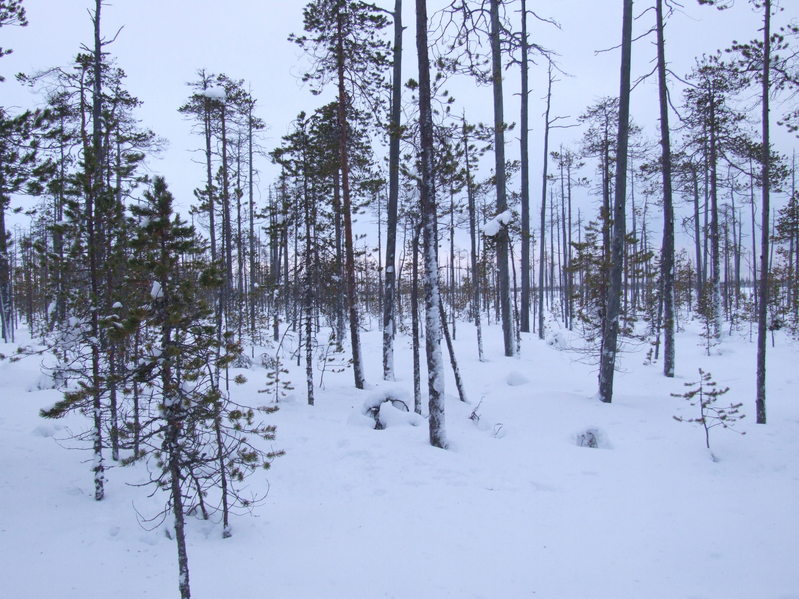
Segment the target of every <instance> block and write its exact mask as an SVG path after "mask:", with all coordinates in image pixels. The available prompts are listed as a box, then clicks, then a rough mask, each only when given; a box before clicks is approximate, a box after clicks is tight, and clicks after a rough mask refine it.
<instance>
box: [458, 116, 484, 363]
mask: <svg viewBox="0 0 799 599" xmlns="http://www.w3.org/2000/svg"><path fill="white" fill-rule="evenodd" d="M469 149H470V148H469V134H468V128H467V126H466V118H465V117H464V118H463V153H464V161H465V164H466V196H467V200H468V202H469V241H470V254H469V256H470V260H471V269H472V317H473V318H474V326H475V328H476V329H477V357H478V359H479V360H480V361H481V362H482V361H483V329H482V326H481V325H480V282H481V281H480V279H481V277H480V270H479V266H478V263H477V208H476V206H475V200H474V185H473V183H472V169H471V161H470V155H469Z"/></svg>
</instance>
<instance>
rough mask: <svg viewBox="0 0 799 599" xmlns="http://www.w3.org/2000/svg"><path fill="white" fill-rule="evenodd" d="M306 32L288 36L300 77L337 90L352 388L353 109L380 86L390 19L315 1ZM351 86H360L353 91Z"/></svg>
mask: <svg viewBox="0 0 799 599" xmlns="http://www.w3.org/2000/svg"><path fill="white" fill-rule="evenodd" d="M303 19H304V28H305V31H306V33H307V34H308V35H307V36H299V37H297V36H291V38H290V39H291V40H292V41H294V42H296V43H297V44H298V45H299V46H300V47H301V48H303V49H305V50H306V51H307V52H308V53H309V54H311V55H312V56H314V58H315V65H314V70H313V71H311V72H309V73H307V74H306V75H305V76H304V80H306V81H311V82H313V83H315V84H316V85H317V88H316V91H317V92H318V91H319V90H320V89H321V87H322V86H323V85H324V84H325V83H327V82H328V81H329V80H331V79H332V80H335V83H336V88H337V90H338V100H337V109H338V110H337V115H336V118H337V126H338V157H339V169H340V173H341V199H342V206H341V212H342V216H343V223H344V249H345V259H346V268H345V275H346V281H347V303H348V308H349V321H350V323H349V324H350V342H351V344H352V363H353V375H354V377H355V387H356V388H358V389H363V387H364V384H365V378H364V373H363V363H362V356H361V341H360V330H359V327H360V323H359V317H358V297H357V289H356V279H355V245H354V236H353V231H352V213H353V201H352V190H351V185H350V179H351V164H350V163H351V159H352V155H351V146H350V143H349V138H350V135H351V114H352V112H351V109H352V107H353V106H354V105H355V104H356V103H357V102H364V101H366V102H369V101H371V100H373V98H372V97H370V96H366V95H365V93H366V91H367V90H369V91H370V93H375V92H377V91H379V90H380V89H381V88H382V87H383V81H382V71H383V69H384V68H385V67H386V66H387V64H388V47H387V44H386V43H385V42H384V41H383V40H381V39H380V38H379V34H380V32H381V31H382V30H383V29H384V28H385V27H386V25H387V24H388V22H387V19H386V17H385V15H383V14H382V13H381V12H380V11H378V10H377V9H376V7H374V6H373V5H371V4H367V3H365V2H361V1H355V2H350V1H347V0H313V1H312V2H310V3H309V4H308V5H306V7H305V9H304V10H303ZM350 89H356V90H360V91H359V93H360V94H361V95H360V96H354V97H353V95H352V94H351V93H350V92H349V90H350Z"/></svg>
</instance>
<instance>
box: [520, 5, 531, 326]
mask: <svg viewBox="0 0 799 599" xmlns="http://www.w3.org/2000/svg"><path fill="white" fill-rule="evenodd" d="M520 50H521V59H522V60H521V71H522V73H521V74H522V92H521V150H520V151H521V167H522V173H521V175H522V190H521V200H522V231H521V244H522V251H521V254H522V264H521V269H522V273H521V275H522V276H521V279H522V306H521V316H520V321H521V323H520V326H521V330H522V332H524V333H529V332H530V151H529V128H530V126H529V100H530V98H529V96H530V89H529V87H530V86H529V81H528V79H529V73H528V56H527V55H528V43H527V0H522V38H521V49H520Z"/></svg>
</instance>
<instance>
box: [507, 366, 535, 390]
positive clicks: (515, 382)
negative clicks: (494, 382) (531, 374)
mask: <svg viewBox="0 0 799 599" xmlns="http://www.w3.org/2000/svg"><path fill="white" fill-rule="evenodd" d="M505 382H506V383H508V385H510V386H511V387H518V386H519V385H526V384H527V383H529V382H530V379H528V378H527V377H526V376H524V375H523V374H522V373H521V372H519V371H518V370H511V371H510V372H509V373H508V376H507V377H506V378H505Z"/></svg>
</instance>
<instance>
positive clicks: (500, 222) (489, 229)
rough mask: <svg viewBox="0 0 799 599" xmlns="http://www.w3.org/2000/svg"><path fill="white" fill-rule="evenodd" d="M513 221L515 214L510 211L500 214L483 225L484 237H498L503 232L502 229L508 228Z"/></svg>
mask: <svg viewBox="0 0 799 599" xmlns="http://www.w3.org/2000/svg"><path fill="white" fill-rule="evenodd" d="M512 220H513V212H511V211H510V210H505V211H504V212H500V213H499V214H497V215H496V216H495V217H494V218H492V219H491V220H489V221H488V222H487V223H486V224H485V225H483V235H485V236H486V237H494V236H496V235H497V234H498V233H499V232H500V231H501V230H502V227H507V226H508V225H509V224H510V223H511V221H512Z"/></svg>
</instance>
